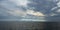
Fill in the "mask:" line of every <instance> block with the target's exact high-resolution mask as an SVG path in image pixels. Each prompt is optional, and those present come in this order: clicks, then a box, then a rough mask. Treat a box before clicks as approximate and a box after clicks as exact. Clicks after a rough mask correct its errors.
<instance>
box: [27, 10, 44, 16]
mask: <svg viewBox="0 0 60 30" xmlns="http://www.w3.org/2000/svg"><path fill="white" fill-rule="evenodd" d="M27 14H31V15H34V16H45V15H44V14H43V13H41V12H34V11H33V10H27Z"/></svg>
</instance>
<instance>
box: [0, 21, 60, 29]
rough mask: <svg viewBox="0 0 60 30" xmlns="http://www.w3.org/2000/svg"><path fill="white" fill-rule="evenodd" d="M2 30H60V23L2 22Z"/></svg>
mask: <svg viewBox="0 0 60 30" xmlns="http://www.w3.org/2000/svg"><path fill="white" fill-rule="evenodd" d="M0 30H60V23H59V22H24V21H0Z"/></svg>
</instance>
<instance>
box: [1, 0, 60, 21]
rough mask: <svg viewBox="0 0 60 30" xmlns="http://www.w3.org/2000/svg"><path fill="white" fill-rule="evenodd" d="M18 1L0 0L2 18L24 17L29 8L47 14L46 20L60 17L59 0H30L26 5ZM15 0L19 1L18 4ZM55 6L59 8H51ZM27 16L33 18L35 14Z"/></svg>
mask: <svg viewBox="0 0 60 30" xmlns="http://www.w3.org/2000/svg"><path fill="white" fill-rule="evenodd" d="M18 1H19V0H18ZM18 1H17V0H16V1H14V0H0V19H23V17H22V16H25V13H26V11H27V9H28V10H34V11H35V12H41V13H43V14H44V15H45V16H44V19H46V20H55V17H57V18H56V19H59V18H60V12H58V11H57V10H59V9H60V7H57V3H58V1H55V0H28V2H27V5H25V6H24V4H22V5H21V4H19V2H18ZM22 1H23V0H22ZM15 2H18V4H17V3H15ZM20 2H21V0H20ZM54 7H57V8H55V9H53V10H51V9H52V8H54ZM56 11H57V12H56ZM18 13H19V14H18ZM21 14H22V15H21ZM51 15H52V16H51ZM30 16H31V17H30ZM58 16H59V17H58ZM27 17H30V18H32V17H35V16H32V15H27V16H26V17H25V18H27ZM36 17H37V16H36ZM47 17H49V18H47ZM38 18H39V17H38Z"/></svg>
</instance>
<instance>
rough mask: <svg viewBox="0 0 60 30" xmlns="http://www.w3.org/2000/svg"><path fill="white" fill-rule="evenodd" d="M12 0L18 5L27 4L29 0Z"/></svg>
mask: <svg viewBox="0 0 60 30" xmlns="http://www.w3.org/2000/svg"><path fill="white" fill-rule="evenodd" d="M9 1H11V2H14V3H15V4H17V5H18V6H20V5H21V6H26V5H27V0H9Z"/></svg>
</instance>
